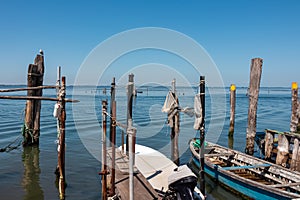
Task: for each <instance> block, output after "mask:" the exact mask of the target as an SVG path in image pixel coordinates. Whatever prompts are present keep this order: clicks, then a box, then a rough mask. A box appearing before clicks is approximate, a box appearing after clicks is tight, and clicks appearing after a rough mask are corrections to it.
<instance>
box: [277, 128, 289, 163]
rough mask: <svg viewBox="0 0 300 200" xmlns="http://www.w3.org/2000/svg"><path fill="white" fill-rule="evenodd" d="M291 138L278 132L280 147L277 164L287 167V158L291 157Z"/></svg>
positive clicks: (278, 148)
mask: <svg viewBox="0 0 300 200" xmlns="http://www.w3.org/2000/svg"><path fill="white" fill-rule="evenodd" d="M289 147H290V144H289V140H288V139H287V137H286V136H285V135H284V134H278V147H277V150H278V151H277V156H276V164H277V165H281V166H283V167H286V163H287V160H288V158H289Z"/></svg>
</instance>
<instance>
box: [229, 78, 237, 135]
mask: <svg viewBox="0 0 300 200" xmlns="http://www.w3.org/2000/svg"><path fill="white" fill-rule="evenodd" d="M235 99H236V87H235V85H234V84H231V86H230V125H229V132H228V135H229V136H233V133H234V121H235Z"/></svg>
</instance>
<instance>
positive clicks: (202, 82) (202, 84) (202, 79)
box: [199, 76, 205, 195]
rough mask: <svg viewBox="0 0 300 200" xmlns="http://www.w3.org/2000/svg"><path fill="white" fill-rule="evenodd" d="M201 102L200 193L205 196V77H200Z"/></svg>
mask: <svg viewBox="0 0 300 200" xmlns="http://www.w3.org/2000/svg"><path fill="white" fill-rule="evenodd" d="M200 101H201V108H202V120H201V123H200V141H201V146H200V172H199V173H200V191H201V193H202V194H203V195H205V178H204V164H205V161H204V149H205V147H204V146H205V76H200Z"/></svg>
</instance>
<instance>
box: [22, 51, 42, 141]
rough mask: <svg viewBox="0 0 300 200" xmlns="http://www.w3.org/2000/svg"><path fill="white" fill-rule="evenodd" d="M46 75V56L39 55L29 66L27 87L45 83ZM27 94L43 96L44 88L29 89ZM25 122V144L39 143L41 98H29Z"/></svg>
mask: <svg viewBox="0 0 300 200" xmlns="http://www.w3.org/2000/svg"><path fill="white" fill-rule="evenodd" d="M43 77H44V56H43V55H37V56H36V57H35V59H34V64H30V65H29V67H28V75H27V87H28V88H32V87H33V88H36V87H39V86H42V85H43V79H44V78H43ZM27 96H38V97H41V96H42V89H29V90H27ZM25 110H26V112H25V124H24V133H23V134H24V142H23V145H24V146H26V145H33V144H39V136H40V110H41V101H40V100H38V99H37V100H33V99H31V100H29V99H28V100H27V102H26V109H25Z"/></svg>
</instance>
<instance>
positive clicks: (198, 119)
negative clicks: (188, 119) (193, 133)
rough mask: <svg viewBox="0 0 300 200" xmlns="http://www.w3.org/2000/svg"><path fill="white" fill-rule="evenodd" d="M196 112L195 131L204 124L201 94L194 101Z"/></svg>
mask: <svg viewBox="0 0 300 200" xmlns="http://www.w3.org/2000/svg"><path fill="white" fill-rule="evenodd" d="M194 112H195V123H194V129H196V130H199V129H200V125H201V122H202V105H201V100H200V94H196V96H195V99H194Z"/></svg>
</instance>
